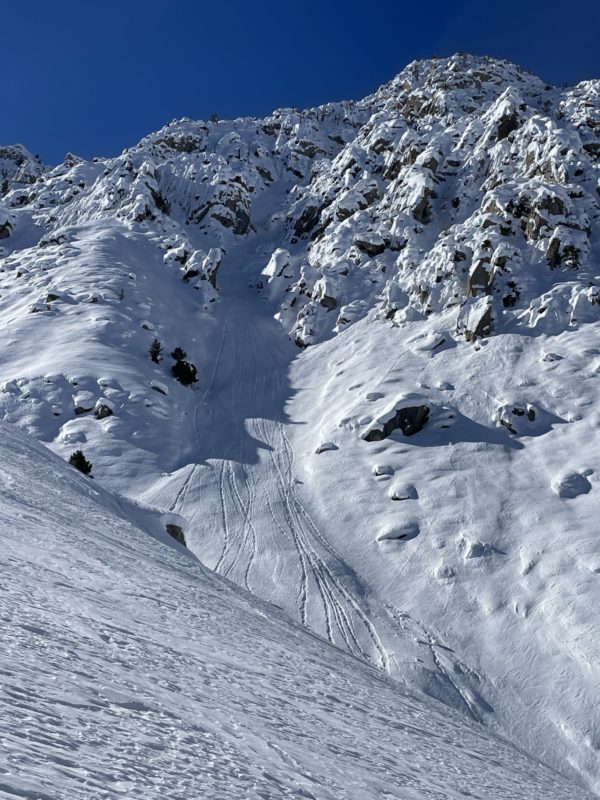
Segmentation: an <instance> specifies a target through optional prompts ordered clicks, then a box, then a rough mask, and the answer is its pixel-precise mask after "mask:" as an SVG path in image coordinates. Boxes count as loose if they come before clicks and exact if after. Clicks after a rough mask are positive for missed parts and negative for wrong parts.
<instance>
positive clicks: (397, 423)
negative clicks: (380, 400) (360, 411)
mask: <svg viewBox="0 0 600 800" xmlns="http://www.w3.org/2000/svg"><path fill="white" fill-rule="evenodd" d="M429 411H430V409H429V406H425V405H419V406H405V407H403V408H399V409H397V410H396V412H395V414H394V415H393V416H391V417H390V418H389V419H387V420H386V421H385V422H383V424H382V425H381V427H378V426H377V425H375V426H373V427H372V428H370V429H369V430H368V431H367V432H366V433H365V434H364V435H363V437H362V438H363V439H364V440H365V441H366V442H380V441H381V440H382V439H387V437H388V436H389V435H390V434H391V433H393V432H394V431H395V430H400V431H401V432H402V434H403V435H404V436H413V435H414V434H415V433H418V432H419V431H421V430H422V429H423V428H424V427H425V425H427V421H428V420H429Z"/></svg>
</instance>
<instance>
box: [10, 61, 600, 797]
mask: <svg viewBox="0 0 600 800" xmlns="http://www.w3.org/2000/svg"><path fill="white" fill-rule="evenodd" d="M0 178H1V181H2V196H1V197H0V237H1V238H2V241H1V242H0V247H1V253H0V255H1V259H0V320H1V323H2V325H3V328H4V337H3V348H2V360H1V362H0V363H1V368H0V380H1V381H2V384H1V393H0V412H1V413H2V415H3V417H4V419H5V420H6V421H7V422H12V423H16V424H17V425H19V426H20V427H22V428H24V429H25V430H26V431H27V432H28V433H30V434H31V435H32V436H33V437H35V438H36V439H38V440H40V441H41V442H43V443H44V444H46V445H47V446H48V447H49V448H50V449H51V450H53V451H54V452H55V453H57V454H59V455H60V456H62V457H63V458H64V459H67V458H68V457H69V456H70V454H71V453H72V452H73V451H74V450H77V449H82V450H83V452H84V453H85V455H86V457H87V458H88V459H89V460H90V461H91V462H92V464H93V474H94V476H95V478H96V481H97V482H98V483H100V484H102V485H103V486H105V487H107V488H108V489H110V490H112V491H116V492H118V493H119V494H121V495H125V496H127V497H129V498H132V499H134V500H136V501H142V502H144V503H147V504H150V505H151V506H155V507H160V508H162V509H163V510H164V512H165V513H171V514H177V515H179V517H181V519H180V520H179V522H180V523H181V526H182V527H183V528H184V529H185V538H186V541H187V544H188V546H189V548H190V549H191V550H192V552H193V553H194V554H195V555H196V556H197V557H198V558H199V559H200V560H201V561H202V562H203V563H204V564H205V565H206V566H207V567H208V568H210V569H212V570H214V571H215V572H216V573H219V574H220V575H223V576H225V577H227V578H229V579H230V580H231V581H233V582H234V583H236V584H238V585H240V586H241V587H243V588H244V589H247V590H249V591H251V592H252V593H253V594H255V595H257V596H258V597H260V598H262V599H263V600H266V601H269V602H271V603H273V604H275V605H278V606H280V607H281V608H282V609H284V610H285V611H286V612H287V613H288V614H289V615H291V616H292V617H293V618H294V619H295V620H297V621H298V622H301V623H303V624H305V625H307V626H308V627H309V628H311V629H312V631H314V632H316V633H317V634H319V635H320V636H322V637H324V638H326V639H328V640H329V641H330V642H331V643H333V644H335V645H337V646H338V647H340V648H342V649H344V650H347V651H349V652H350V653H351V654H353V655H355V656H358V658H360V659H363V660H366V661H369V662H371V664H373V665H375V666H376V667H378V668H380V669H381V670H383V671H384V672H386V673H389V675H390V676H391V677H392V678H394V679H396V680H397V681H399V682H400V683H403V684H406V685H407V686H408V687H410V689H411V690H415V689H416V690H420V691H423V692H425V693H427V694H429V695H430V696H432V697H434V698H436V699H438V700H441V701H443V702H444V703H446V704H447V705H448V706H451V707H452V708H454V709H455V710H457V711H459V712H462V713H463V714H464V717H465V719H469V718H470V719H471V720H476V721H477V722H481V723H483V724H485V725H486V726H488V727H490V728H491V729H493V730H494V731H496V732H499V733H500V734H501V735H502V736H504V737H505V738H507V739H509V740H510V741H512V742H513V743H514V744H516V745H517V746H518V747H520V748H521V749H523V750H525V751H527V752H529V753H530V754H532V755H533V756H534V757H535V758H537V759H539V760H541V761H543V762H545V763H546V764H548V765H550V766H551V767H553V768H554V769H557V770H559V771H560V772H562V773H563V774H564V775H565V776H567V777H568V778H570V779H571V780H574V781H578V782H580V783H581V784H585V785H588V786H589V787H590V788H592V789H595V790H596V791H600V718H599V716H598V711H597V698H598V696H599V690H600V676H599V674H598V670H597V668H596V666H595V665H597V664H598V663H599V662H600V646H599V644H598V636H597V631H598V621H599V616H598V611H597V609H598V606H599V600H600V586H599V583H598V581H599V580H600V578H599V575H600V542H599V541H598V517H599V513H600V505H599V500H598V474H599V473H598V471H599V470H600V464H599V463H598V453H599V448H598V435H599V431H598V429H599V427H600V415H599V412H598V410H597V408H596V407H595V405H594V403H595V401H597V397H598V376H599V374H600V342H599V337H598V332H599V324H598V323H599V312H600V290H599V289H598V286H599V282H600V278H599V274H600V270H599V263H600V262H599V253H600V197H599V191H600V81H590V82H586V83H582V84H580V85H578V86H576V87H572V88H565V89H558V88H555V87H551V86H547V85H545V84H544V83H543V82H541V81H540V80H539V79H537V78H536V77H535V76H533V75H531V74H529V73H527V72H525V71H524V70H522V69H520V68H518V67H516V66H514V65H512V64H510V63H507V62H503V61H497V60H494V59H490V58H474V57H471V56H464V55H457V56H453V57H452V58H450V59H434V60H431V61H425V62H416V63H414V64H411V65H409V66H408V67H407V68H406V69H405V70H404V71H403V72H401V73H400V75H398V76H397V77H396V78H395V79H394V80H392V81H391V82H390V83H389V84H387V85H386V86H383V87H382V88H381V89H379V90H378V91H377V92H376V93H375V94H373V95H371V96H370V97H368V98H366V99H364V100H362V101H359V102H344V103H334V104H330V105H327V106H323V107H320V108H317V109H310V110H307V111H298V110H296V109H281V110H279V111H276V112H274V113H273V114H272V115H271V116H270V117H268V118H266V119H263V120H260V119H248V118H244V119H237V120H233V121H213V122H206V123H205V122H194V121H191V120H188V119H184V120H175V121H173V122H172V123H170V124H169V125H167V126H165V128H163V129H162V130H161V131H159V132H157V133H155V134H152V135H151V136H148V137H147V138H145V139H144V140H142V141H141V142H140V143H139V144H138V145H136V146H135V147H133V148H131V149H129V150H127V151H125V152H124V153H123V154H122V155H121V156H119V157H118V158H115V159H95V160H94V161H92V162H88V161H84V160H82V159H80V158H78V157H76V156H73V155H71V154H69V155H68V156H67V157H66V159H65V161H64V162H63V164H61V165H59V166H57V167H54V168H47V167H44V166H43V165H42V164H41V163H40V162H39V160H38V159H37V158H36V157H34V156H32V155H31V154H30V153H28V151H27V150H26V149H25V148H24V147H22V146H14V147H4V148H1V149H0ZM154 339H158V340H159V341H160V342H161V344H162V346H163V359H162V361H160V362H159V363H154V362H153V361H152V360H151V358H150V355H149V348H150V346H151V343H152V342H153V340H154ZM176 347H181V348H183V349H184V350H185V351H186V353H187V356H186V358H187V360H189V362H191V363H193V364H195V365H196V366H197V367H198V377H199V381H198V383H197V384H195V385H194V386H193V387H187V386H183V385H181V384H180V383H178V382H177V381H176V380H175V379H174V377H173V375H172V373H171V367H172V365H173V364H174V361H173V359H172V358H171V357H170V355H169V354H170V353H171V352H172V351H173V350H174V348H176ZM179 517H178V519H179ZM165 558H167V556H165ZM154 580H155V577H154V575H153V576H152V577H151V578H150V579H149V583H148V587H147V588H148V591H149V592H150V593H151V592H152V583H153V581H154ZM211 580H213V579H212V578H211ZM328 652H329V651H328ZM331 652H334V651H331ZM340 657H341V656H340ZM369 674H371V673H369ZM386 685H387V684H386ZM577 791H579V790H577ZM348 796H352V795H348ZM433 796H435V795H433ZM487 796H490V795H489V794H488V795H487ZM532 796H535V795H532Z"/></svg>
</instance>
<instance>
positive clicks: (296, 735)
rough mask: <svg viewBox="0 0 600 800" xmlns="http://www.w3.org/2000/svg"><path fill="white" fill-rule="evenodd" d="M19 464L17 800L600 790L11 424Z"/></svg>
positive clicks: (6, 643)
mask: <svg viewBox="0 0 600 800" xmlns="http://www.w3.org/2000/svg"><path fill="white" fill-rule="evenodd" d="M0 465H1V468H0V502H1V504H2V509H3V520H2V522H3V525H2V531H1V534H0V535H1V538H2V552H3V565H4V569H3V575H2V584H3V587H2V588H3V591H2V594H1V596H0V614H1V616H2V629H3V647H2V651H1V653H0V670H1V674H2V684H1V689H0V710H1V714H2V728H1V736H2V754H3V759H2V772H1V774H0V793H1V794H2V797H5V798H31V799H32V800H33V798H38V799H39V798H44V799H46V798H47V799H48V800H49V799H50V798H52V800H60V799H61V798H67V797H68V798H70V800H76V799H78V798H94V800H95V799H96V798H114V797H116V796H126V797H128V798H142V797H143V798H164V797H169V798H173V800H176V798H189V797H190V796H195V797H198V796H201V797H205V798H219V800H226V798H241V797H246V798H279V797H304V798H317V797H318V798H319V800H325V798H332V799H333V798H335V799H336V800H340V798H361V799H362V798H364V797H367V796H369V797H372V796H380V797H395V798H407V800H408V799H409V798H415V799H416V798H440V800H441V798H444V799H445V798H452V797H456V798H458V797H465V795H468V796H469V797H479V798H485V800H500V799H501V798H506V800H509V798H510V800H517V798H531V799H532V800H533V798H537V797H540V796H541V795H543V796H544V797H547V798H556V800H559V798H564V800H566V799H567V798H571V797H573V792H574V791H577V793H578V796H579V797H583V796H584V793H583V792H581V791H580V790H578V789H575V788H574V787H573V786H572V785H569V784H568V783H567V782H566V781H565V780H564V779H562V778H560V777H559V776H558V775H556V774H555V773H552V772H550V771H549V770H548V769H547V768H545V767H543V766H541V765H540V764H539V763H536V762H534V761H532V760H530V759H529V758H528V757H526V756H525V755H523V754H522V753H521V752H519V751H517V750H515V749H514V748H513V747H512V746H511V745H509V744H508V743H507V742H505V741H503V740H501V739H498V738H496V737H494V736H493V735H491V734H489V733H488V732H487V731H486V730H485V729H484V728H482V727H480V726H477V725H475V724H473V723H470V722H468V721H466V720H464V719H463V718H462V717H461V716H460V715H459V714H455V713H448V712H447V711H446V710H445V709H443V707H442V706H440V705H439V704H437V703H435V702H433V701H431V700H429V699H428V698H426V697H424V696H418V695H415V694H411V693H410V692H407V691H406V690H404V689H403V688H401V687H400V686H399V685H398V684H397V683H394V682H393V681H391V680H389V679H388V678H386V677H385V676H383V675H381V673H378V672H377V671H376V670H375V669H374V668H371V667H368V666H367V665H366V664H364V662H361V661H359V660H357V659H354V658H352V657H350V656H348V655H346V654H345V653H342V652H340V651H337V650H335V649H334V648H332V647H330V646H329V645H327V644H326V643H324V642H322V641H321V640H319V639H318V638H316V637H315V636H313V635H311V634H310V633H309V632H308V631H306V630H304V629H302V628H300V627H298V626H295V625H294V624H293V623H291V622H290V621H289V620H288V619H287V618H286V617H285V615H284V614H282V613H279V612H277V611H276V610H274V609H273V608H270V607H268V606H267V605H266V604H263V603H261V602H260V601H257V600H255V599H254V598H252V597H251V596H250V595H248V594H246V593H244V592H242V591H241V590H239V589H238V588H237V587H234V586H233V585H232V584H229V583H227V582H225V581H223V580H222V579H220V578H218V577H216V576H215V575H214V574H212V573H210V572H208V571H207V570H206V569H204V568H203V567H202V566H201V565H200V564H199V563H198V562H197V561H196V560H195V559H194V558H193V557H192V556H190V555H189V554H188V553H186V551H185V549H184V548H181V547H179V546H178V545H175V544H173V545H172V546H171V547H169V546H167V544H166V543H165V542H161V541H159V540H157V537H156V536H155V537H151V536H149V535H148V534H146V533H144V531H143V530H142V528H141V527H140V524H139V522H140V520H139V515H140V511H139V510H138V511H137V512H136V510H135V509H134V508H132V507H130V506H128V505H127V504H124V503H122V502H121V501H119V500H117V499H116V498H114V497H112V496H110V495H109V494H108V493H107V492H105V491H103V490H102V489H100V488H99V487H98V488H97V487H95V486H94V484H92V482H91V481H90V480H89V479H86V478H84V477H83V476H81V475H79V474H78V473H76V472H75V471H74V470H73V469H71V468H69V467H67V466H65V465H63V464H61V463H60V461H58V459H57V458H56V457H55V456H53V455H52V454H51V453H49V452H48V451H47V450H45V449H44V448H42V447H41V446H40V445H38V444H36V443H34V442H32V441H31V440H28V439H27V437H25V436H24V435H23V434H22V433H20V432H18V431H16V429H15V428H14V427H12V426H8V425H6V424H2V425H1V436H0ZM136 515H137V516H138V519H137V520H136ZM145 516H146V518H149V513H148V512H146V514H145ZM158 538H160V537H158ZM164 538H168V537H164ZM190 793H192V794H191V795H190Z"/></svg>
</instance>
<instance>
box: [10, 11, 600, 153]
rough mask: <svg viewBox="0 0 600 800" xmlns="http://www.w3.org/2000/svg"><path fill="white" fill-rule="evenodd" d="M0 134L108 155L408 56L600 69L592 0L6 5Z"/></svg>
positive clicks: (370, 86) (340, 87) (374, 80)
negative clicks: (174, 125)
mask: <svg viewBox="0 0 600 800" xmlns="http://www.w3.org/2000/svg"><path fill="white" fill-rule="evenodd" d="M2 28H3V37H2V64H3V70H2V71H3V73H4V80H3V81H2V93H1V95H0V97H1V101H0V102H1V107H2V110H3V112H4V113H3V114H2V117H1V123H0V143H1V144H12V143H13V142H22V143H23V144H25V145H26V146H27V147H29V148H30V149H31V150H32V151H34V152H36V153H39V154H40V155H41V156H42V158H43V159H44V160H45V161H47V162H49V163H53V162H58V161H61V160H62V158H63V157H64V155H65V153H66V152H67V151H71V152H74V153H77V154H79V155H83V156H86V157H91V156H93V155H115V154H117V153H119V152H120V151H121V150H122V149H123V148H124V147H127V146H129V145H132V144H134V143H135V142H136V141H138V140H139V139H140V138H141V137H142V136H144V135H145V134H146V133H149V132H150V131H152V130H156V129H157V128H159V127H161V126H162V125H163V124H164V123H165V122H168V121H170V120H171V119H173V118H174V117H182V116H189V117H194V118H201V117H207V116H208V115H209V114H210V113H211V112H212V111H216V112H217V113H218V114H219V115H220V116H221V117H231V116H239V115H244V114H256V115H264V114H267V113H269V112H270V111H271V110H272V109H273V108H276V107H278V106H284V105H286V106H298V107H302V106H308V105H317V104H319V103H323V102H326V101H328V100H341V99H345V98H358V97H362V96H364V95H365V94H368V93H369V92H371V91H373V90H374V89H375V88H376V87H377V86H379V85H380V84H381V83H383V82H385V81H386V80H389V79H390V78H391V77H392V76H393V75H395V74H396V73H397V72H399V71H400V70H401V69H402V67H403V66H405V64H407V63H408V62H409V61H412V60H413V59H415V58H427V57H430V56H432V55H449V54H451V53H453V52H456V51H467V52H474V53H479V54H491V55H495V56H498V57H502V58H509V59H511V60H513V61H516V62H518V63H520V64H522V65H523V66H525V67H527V68H529V69H531V70H533V71H534V72H537V73H538V74H539V75H540V76H541V77H542V78H544V79H545V80H546V81H549V82H551V83H558V84H561V83H563V81H566V82H568V83H575V82H577V81H580V80H584V79H586V78H591V77H600V42H599V33H600V0H575V1H574V2H571V3H568V2H559V1H558V0H546V2H539V1H538V0H520V1H519V2H516V0H502V1H497V0H487V2H485V0H480V1H479V2H476V0H457V2H452V1H451V0H446V1H445V2H441V1H439V0H430V2H427V3H426V2H423V1H422V0H421V1H420V2H405V0H395V1H394V0H377V2H355V1H354V0H320V2H317V0H302V2H293V1H292V2H290V0H280V2H275V0H262V2H254V3H253V2H251V0H245V1H244V0H212V1H211V2H205V1H204V0H195V1H194V0H169V2H162V3H158V2H156V0H146V2H141V1H140V0H120V2H117V1H116V0H103V1H102V2H98V1H97V0H77V1H75V0H55V2H48V0H22V2H21V3H14V2H7V3H3V8H2Z"/></svg>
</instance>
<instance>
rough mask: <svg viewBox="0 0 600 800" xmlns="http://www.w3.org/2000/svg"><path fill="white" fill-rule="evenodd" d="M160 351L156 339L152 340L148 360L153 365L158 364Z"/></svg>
mask: <svg viewBox="0 0 600 800" xmlns="http://www.w3.org/2000/svg"><path fill="white" fill-rule="evenodd" d="M162 350H163V348H162V344H161V343H160V342H159V341H158V339H154V341H153V342H152V344H151V345H150V358H151V359H152V361H154V363H155V364H158V363H160V361H161V359H162Z"/></svg>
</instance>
